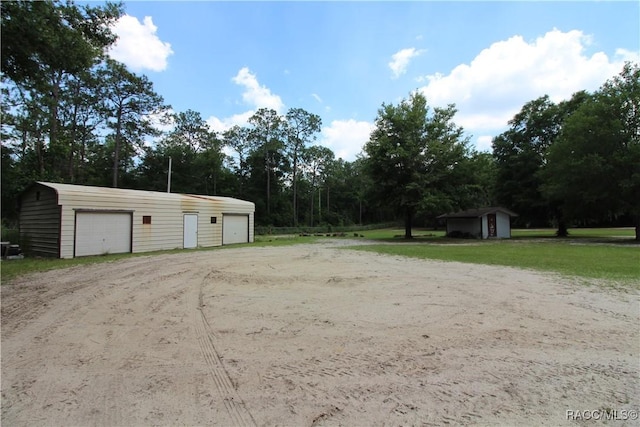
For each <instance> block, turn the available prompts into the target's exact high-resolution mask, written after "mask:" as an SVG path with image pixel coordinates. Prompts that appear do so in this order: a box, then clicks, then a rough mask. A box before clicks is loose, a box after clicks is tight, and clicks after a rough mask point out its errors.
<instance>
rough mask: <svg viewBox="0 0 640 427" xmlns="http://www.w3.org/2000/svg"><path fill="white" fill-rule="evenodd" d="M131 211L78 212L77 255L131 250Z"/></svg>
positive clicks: (117, 252)
mask: <svg viewBox="0 0 640 427" xmlns="http://www.w3.org/2000/svg"><path fill="white" fill-rule="evenodd" d="M131 217H132V215H131V213H129V212H77V213H76V240H75V256H88V255H105V254H121V253H128V252H131Z"/></svg>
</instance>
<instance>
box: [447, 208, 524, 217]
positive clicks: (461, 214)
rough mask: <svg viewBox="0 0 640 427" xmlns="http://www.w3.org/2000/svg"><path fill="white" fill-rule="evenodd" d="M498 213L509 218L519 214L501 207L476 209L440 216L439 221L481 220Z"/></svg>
mask: <svg viewBox="0 0 640 427" xmlns="http://www.w3.org/2000/svg"><path fill="white" fill-rule="evenodd" d="M496 212H502V213H505V214H507V215H509V216H518V214H517V213H515V212H512V211H510V210H509V209H505V208H502V207H499V206H494V207H488V208H476V209H467V210H466V211H460V212H454V213H448V214H444V215H440V216H438V219H447V218H480V217H482V216H484V215H487V214H492V213H496Z"/></svg>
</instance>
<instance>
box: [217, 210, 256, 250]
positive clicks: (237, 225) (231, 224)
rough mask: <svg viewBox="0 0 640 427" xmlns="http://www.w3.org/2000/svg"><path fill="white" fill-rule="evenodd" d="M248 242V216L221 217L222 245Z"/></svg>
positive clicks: (227, 215) (228, 215)
mask: <svg viewBox="0 0 640 427" xmlns="http://www.w3.org/2000/svg"><path fill="white" fill-rule="evenodd" d="M247 242H249V215H230V214H225V215H222V244H223V245H231V244H233V243H247Z"/></svg>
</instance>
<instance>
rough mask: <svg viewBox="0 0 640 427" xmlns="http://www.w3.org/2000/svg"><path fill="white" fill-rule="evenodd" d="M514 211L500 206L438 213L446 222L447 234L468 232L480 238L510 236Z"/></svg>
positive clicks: (505, 237) (514, 215) (506, 237)
mask: <svg viewBox="0 0 640 427" xmlns="http://www.w3.org/2000/svg"><path fill="white" fill-rule="evenodd" d="M516 216H518V215H517V214H516V213H514V212H511V211H510V210H508V209H505V208H501V207H490V208H479V209H469V210H466V211H461V212H455V213H450V214H444V215H440V216H439V217H438V219H444V220H446V223H447V235H450V234H456V232H459V233H460V234H467V233H468V234H470V235H472V236H474V237H477V238H480V239H492V238H498V239H509V238H510V237H511V217H516Z"/></svg>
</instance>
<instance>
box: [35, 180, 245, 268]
mask: <svg viewBox="0 0 640 427" xmlns="http://www.w3.org/2000/svg"><path fill="white" fill-rule="evenodd" d="M41 184H43V185H47V186H50V187H52V188H55V189H56V190H57V192H58V194H59V195H58V201H59V204H60V205H61V206H62V211H61V218H60V232H61V243H60V256H61V257H62V258H72V257H73V256H74V239H75V234H74V233H75V212H76V211H77V210H92V209H93V210H127V211H132V212H133V223H132V252H134V253H137V252H148V251H157V250H164V249H178V248H182V246H183V238H184V235H183V215H184V214H187V213H197V214H198V247H210V246H220V245H222V214H223V212H226V213H238V214H247V215H249V240H250V241H253V239H254V232H253V225H254V218H253V217H254V209H255V205H254V204H253V203H251V202H247V201H244V200H238V199H233V198H228V197H216V196H199V195H185V194H175V193H160V192H151V191H137V190H126V189H117V188H101V187H87V186H76V185H66V184H56V183H41ZM144 216H150V217H151V223H150V224H143V217H144ZM211 217H215V218H216V222H215V223H212V222H211Z"/></svg>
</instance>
